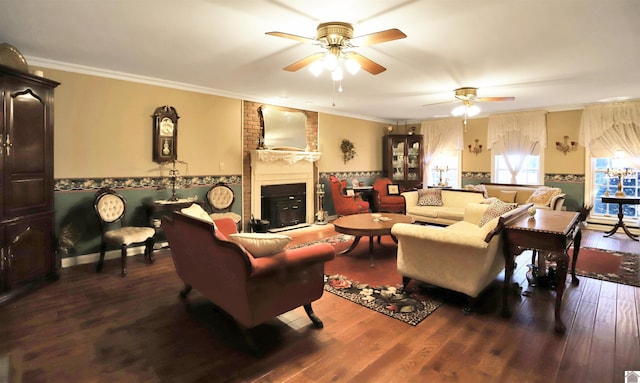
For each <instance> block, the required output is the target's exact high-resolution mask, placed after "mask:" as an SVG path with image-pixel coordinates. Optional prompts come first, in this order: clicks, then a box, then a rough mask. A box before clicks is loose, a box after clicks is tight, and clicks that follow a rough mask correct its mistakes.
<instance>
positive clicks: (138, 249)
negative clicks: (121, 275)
mask: <svg viewBox="0 0 640 383" xmlns="http://www.w3.org/2000/svg"><path fill="white" fill-rule="evenodd" d="M167 246H169V244H168V243H167V242H160V243H156V244H155V245H154V246H153V249H154V250H159V249H162V248H165V247H167ZM140 254H144V246H132V247H130V248H129V251H127V256H128V257H133V256H136V255H140ZM104 259H105V260H108V259H120V250H109V251H107V252H106V253H104ZM98 260H100V253H91V254H83V255H78V256H77V257H67V258H62V260H61V261H60V263H61V264H60V266H61V267H62V268H63V269H64V268H66V267H71V266H76V265H84V264H87V263H97V262H98ZM0 382H1V381H0Z"/></svg>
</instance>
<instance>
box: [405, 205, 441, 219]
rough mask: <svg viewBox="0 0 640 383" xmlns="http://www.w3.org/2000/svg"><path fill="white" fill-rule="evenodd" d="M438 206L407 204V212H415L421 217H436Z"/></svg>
mask: <svg viewBox="0 0 640 383" xmlns="http://www.w3.org/2000/svg"><path fill="white" fill-rule="evenodd" d="M439 208H440V206H407V214H416V215H419V216H422V217H429V218H437V217H438V210H439Z"/></svg>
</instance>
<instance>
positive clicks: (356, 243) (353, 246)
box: [340, 236, 362, 254]
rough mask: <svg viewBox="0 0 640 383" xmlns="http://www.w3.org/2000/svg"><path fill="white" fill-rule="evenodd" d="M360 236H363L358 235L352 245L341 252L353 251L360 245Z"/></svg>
mask: <svg viewBox="0 0 640 383" xmlns="http://www.w3.org/2000/svg"><path fill="white" fill-rule="evenodd" d="M360 238H362V237H360V236H356V238H355V239H354V240H353V243H352V244H351V246H349V248H348V249H346V250H342V251H341V252H340V254H349V253H350V252H351V251H353V249H355V248H356V246H358V243H360Z"/></svg>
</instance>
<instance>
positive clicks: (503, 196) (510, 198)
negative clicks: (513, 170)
mask: <svg viewBox="0 0 640 383" xmlns="http://www.w3.org/2000/svg"><path fill="white" fill-rule="evenodd" d="M516 193H517V192H516V191H511V190H500V194H499V195H498V198H499V199H500V200H501V201H502V202H508V203H514V202H516Z"/></svg>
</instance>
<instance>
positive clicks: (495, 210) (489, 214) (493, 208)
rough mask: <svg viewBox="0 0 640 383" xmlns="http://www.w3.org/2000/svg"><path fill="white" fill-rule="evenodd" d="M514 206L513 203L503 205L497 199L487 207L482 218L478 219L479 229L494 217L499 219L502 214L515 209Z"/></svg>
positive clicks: (503, 203)
mask: <svg viewBox="0 0 640 383" xmlns="http://www.w3.org/2000/svg"><path fill="white" fill-rule="evenodd" d="M516 206H518V205H517V204H514V203H505V202H502V201H501V200H499V199H496V200H494V201H493V202H491V203H490V204H489V207H487V210H486V211H485V212H484V215H483V216H482V218H480V223H479V225H480V227H482V226H484V225H485V224H486V223H487V222H489V221H491V220H492V219H494V218H496V217H500V216H501V215H503V214H504V213H506V212H508V211H510V210H513V209H515V208H516Z"/></svg>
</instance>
